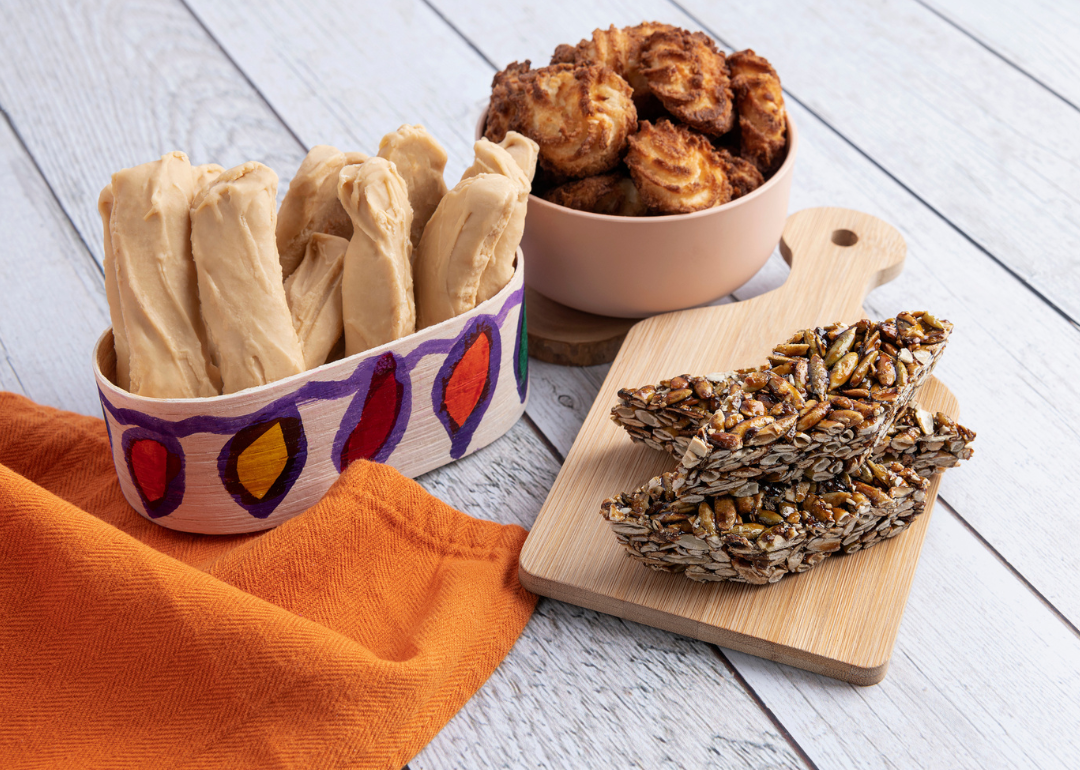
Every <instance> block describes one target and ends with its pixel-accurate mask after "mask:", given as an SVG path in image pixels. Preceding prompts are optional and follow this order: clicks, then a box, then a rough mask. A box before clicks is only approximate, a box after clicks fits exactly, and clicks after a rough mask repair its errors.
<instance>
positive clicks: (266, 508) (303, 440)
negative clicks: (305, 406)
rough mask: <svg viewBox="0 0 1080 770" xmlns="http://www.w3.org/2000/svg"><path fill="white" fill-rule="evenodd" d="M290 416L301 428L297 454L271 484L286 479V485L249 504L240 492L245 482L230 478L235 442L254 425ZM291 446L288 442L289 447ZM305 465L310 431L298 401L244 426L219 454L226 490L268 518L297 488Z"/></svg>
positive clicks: (255, 513)
mask: <svg viewBox="0 0 1080 770" xmlns="http://www.w3.org/2000/svg"><path fill="white" fill-rule="evenodd" d="M289 418H291V419H293V420H296V427H297V429H298V430H299V431H300V433H299V435H298V436H297V437H296V452H295V454H291V455H289V459H288V460H287V461H286V462H285V467H284V468H282V469H281V473H280V474H279V475H278V477H277V478H276V479H275V480H274V483H273V485H271V487H270V489H273V488H274V486H277V484H278V482H280V481H281V480H282V479H284V485H283V486H282V488H281V491H280V492H278V493H277V494H276V495H273V496H272V497H264V498H263V499H262V500H259V501H258V502H256V503H245V502H244V499H243V492H241V491H239V489H241V488H242V487H243V484H241V482H240V480H239V478H236V479H233V478H230V476H231V475H232V474H230V473H229V460H230V458H231V455H232V447H233V444H234V443H235V442H236V439H237V438H239V437H240V435H241V434H242V433H243V432H244V431H246V430H249V429H251V428H254V427H256V426H258V425H266V424H271V425H272V424H273V423H275V422H277V421H279V420H283V419H289ZM267 430H270V428H267V429H266V430H264V431H263V432H262V433H260V434H259V436H258V437H256V438H255V439H252V443H254V442H255V441H257V440H258V439H259V438H261V437H262V436H263V434H265V433H266V431H267ZM249 446H250V444H249ZM287 446H288V445H287V444H286V448H287ZM245 448H246V447H245ZM236 459H237V460H239V453H238V454H237V458H236ZM305 465H307V432H306V431H305V430H304V421H303V420H302V419H301V417H300V411H299V410H298V409H297V408H296V404H290V405H289V406H288V407H287V408H285V409H284V410H282V412H281V413H280V414H278V415H275V416H274V417H272V418H270V419H269V420H260V421H258V422H252V423H251V424H249V425H246V426H245V427H244V428H241V429H240V430H239V431H237V432H236V433H235V434H234V435H233V436H232V438H230V439H229V440H228V441H226V442H225V446H223V447H222V448H221V452H220V453H219V454H218V460H217V469H218V478H220V479H221V483H222V485H223V486H224V487H225V491H226V492H228V493H229V496H230V497H232V499H233V500H234V501H235V502H236V504H237V505H239V506H240V507H241V508H243V509H244V510H245V511H247V512H248V513H250V514H251V515H252V516H253V517H255V518H256V519H265V518H267V517H268V516H270V514H271V513H273V512H274V510H275V509H276V508H277V507H278V506H279V505H281V503H282V501H283V500H284V499H285V498H286V497H287V496H288V494H289V491H290V490H291V489H292V488H293V484H295V483H296V480H297V479H298V478H300V474H301V473H303V472H304V466H305ZM233 487H236V488H237V490H238V491H233ZM269 491H270V490H267V492H268V493H269ZM249 494H250V493H249Z"/></svg>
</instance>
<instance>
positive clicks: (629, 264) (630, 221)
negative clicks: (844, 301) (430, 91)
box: [477, 112, 799, 318]
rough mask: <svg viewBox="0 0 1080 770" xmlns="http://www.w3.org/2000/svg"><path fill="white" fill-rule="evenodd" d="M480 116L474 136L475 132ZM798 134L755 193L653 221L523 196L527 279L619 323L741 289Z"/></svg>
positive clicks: (776, 229)
mask: <svg viewBox="0 0 1080 770" xmlns="http://www.w3.org/2000/svg"><path fill="white" fill-rule="evenodd" d="M486 118H487V114H486V112H485V114H484V115H482V116H481V117H480V123H479V126H478V128H477V136H482V135H483V130H484V123H485V120H486ZM798 149H799V135H798V132H797V131H796V129H795V124H794V122H792V120H791V116H790V115H789V116H788V152H787V157H786V158H785V159H784V163H783V165H781V166H780V168H779V169H778V170H777V172H776V173H775V174H773V176H772V177H771V178H770V179H769V180H768V181H767V182H766V183H765V184H763V185H762V186H761V187H759V188H758V189H757V190H754V192H752V193H750V194H749V195H747V196H745V197H742V198H739V199H738V200H735V201H732V202H731V203H726V204H724V205H723V206H717V207H716V208H712V209H708V210H706V211H697V212H694V213H693V214H674V215H668V216H657V217H616V216H609V215H607V214H590V213H587V212H583V211H575V210H573V209H568V208H565V207H563V206H556V205H555V204H554V203H549V202H548V201H546V200H544V199H543V198H539V197H537V196H535V195H531V196H529V213H528V216H527V217H526V219H525V235H524V238H523V239H522V241H521V247H522V250H523V251H524V252H525V253H526V254H528V255H529V261H528V265H527V267H526V269H525V282H526V283H527V284H528V285H529V286H531V287H532V288H534V289H536V290H537V291H539V292H540V293H541V294H543V295H545V296H547V297H550V298H551V299H553V300H555V301H556V302H560V303H562V304H564V305H568V306H570V307H572V308H576V309H578V310H584V311H586V312H589V313H597V314H599V315H606V316H616V317H621V318H644V317H645V316H650V315H656V314H657V313H666V312H669V311H672V310H682V309H684V308H688V307H696V306H697V305H703V304H706V303H708V302H711V301H713V300H715V299H717V298H719V297H722V296H724V295H725V294H729V293H731V292H732V291H734V290H735V289H737V288H739V287H740V286H742V285H743V284H744V283H746V282H747V281H748V280H750V278H751V276H753V275H754V273H756V272H757V271H758V270H760V269H761V267H762V265H764V264H765V262H766V260H768V258H769V255H770V254H772V252H773V249H775V248H776V244H777V243H779V241H780V233H781V232H782V231H783V229H784V222H785V220H786V219H787V208H788V197H789V195H790V193H791V175H792V170H793V169H794V167H795V156H796V154H797V153H798Z"/></svg>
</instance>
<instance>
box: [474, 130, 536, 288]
mask: <svg viewBox="0 0 1080 770" xmlns="http://www.w3.org/2000/svg"><path fill="white" fill-rule="evenodd" d="M511 133H515V132H511ZM516 135H517V136H520V137H521V139H522V140H523V141H525V142H529V143H530V144H532V146H533V147H536V148H537V149H539V146H538V145H537V144H536V142H533V141H532V140H531V139H528V138H527V137H524V136H521V135H520V134H516ZM509 138H510V134H507V139H509ZM504 141H506V140H504ZM473 152H474V153H475V155H476V160H475V162H474V163H473V164H472V165H471V166H469V168H467V169H466V170H465V173H464V174H463V175H462V177H461V178H462V179H469V178H470V177H474V176H477V175H479V174H502V175H503V176H505V177H506V178H507V179H509V180H510V181H511V182H513V183H514V184H515V185H516V186H517V203H516V204H515V206H514V211H513V213H512V214H511V215H510V221H509V222H507V223H506V229H504V230H503V233H502V235H501V236H500V237H499V242H498V243H497V244H495V251H494V253H493V254H492V257H491V261H490V262H489V263H488V266H487V267H486V268H485V269H484V272H483V274H482V275H481V276H480V286H479V288H478V289H477V292H476V301H477V303H480V302H483V301H485V300H487V299H490V298H491V297H494V296H495V295H496V294H498V293H499V291H500V290H501V289H502V287H503V286H506V284H507V283H509V281H510V279H511V278H512V277H513V275H514V258H515V256H516V255H517V248H518V244H520V243H521V236H522V234H523V233H524V232H525V214H526V212H527V210H528V206H529V193H530V192H531V191H532V185H531V184H530V182H529V177H528V175H527V174H526V172H525V171H524V170H523V169H522V167H521V166H520V165H519V164H518V162H517V160H516V159H515V158H514V157H513V156H512V155H511V154H510V153H509V152H508V151H507V150H505V149H503V147H501V146H500V145H498V144H495V143H494V142H491V141H488V140H487V139H481V140H479V141H478V142H476V144H474V145H473ZM534 157H535V153H534ZM534 168H535V164H534Z"/></svg>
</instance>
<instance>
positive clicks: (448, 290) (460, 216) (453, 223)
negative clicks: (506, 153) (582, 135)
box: [414, 174, 520, 329]
mask: <svg viewBox="0 0 1080 770" xmlns="http://www.w3.org/2000/svg"><path fill="white" fill-rule="evenodd" d="M519 192H520V187H519V185H518V184H517V183H515V182H512V181H511V180H510V179H509V178H507V177H505V176H503V175H502V174H480V175H478V176H474V177H469V178H468V179H462V180H461V181H460V182H458V184H457V186H456V187H454V189H453V190H451V191H450V192H448V193H447V194H446V196H445V197H444V198H443V199H442V202H441V203H440V204H439V207H438V208H437V209H436V210H435V214H434V215H432V217H431V220H430V221H429V222H428V225H427V227H426V228H425V229H424V237H423V238H421V239H420V253H419V254H418V255H417V257H416V264H415V266H414V270H415V278H416V312H417V328H419V329H423V328H426V327H428V326H433V325H434V324H437V323H440V322H441V321H445V320H447V319H448V318H453V317H454V316H456V315H459V314H461V313H464V312H465V311H467V310H471V309H472V308H474V307H476V303H477V294H478V292H479V289H480V280H481V277H482V276H483V274H484V271H485V269H487V266H488V263H490V262H491V260H492V258H493V256H494V253H495V247H496V245H497V244H498V242H499V239H500V238H501V237H502V235H503V232H504V231H505V230H506V227H507V225H508V224H509V222H510V219H511V217H512V216H513V214H514V209H515V207H516V206H517V204H518V195H519Z"/></svg>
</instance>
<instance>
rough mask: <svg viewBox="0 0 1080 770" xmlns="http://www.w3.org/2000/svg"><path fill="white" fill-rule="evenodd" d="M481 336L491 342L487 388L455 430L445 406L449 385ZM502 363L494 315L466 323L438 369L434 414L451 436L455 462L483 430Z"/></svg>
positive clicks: (432, 393)
mask: <svg viewBox="0 0 1080 770" xmlns="http://www.w3.org/2000/svg"><path fill="white" fill-rule="evenodd" d="M515 331H516V327H515ZM481 334H487V338H488V340H489V341H490V343H491V347H490V349H489V350H488V368H487V377H486V378H485V380H484V389H483V391H482V392H481V393H480V399H479V400H478V401H477V402H476V405H475V406H474V407H473V409H472V411H471V412H470V413H469V416H468V417H466V418H465V422H464V423H463V424H462V425H460V426H458V427H457V428H454V426H453V425H451V422H450V415H449V414H447V413H446V409H445V407H444V403H445V399H446V386H447V384H448V383H449V382H450V377H451V376H453V374H454V370H455V369H457V366H458V364H460V363H461V360H462V358H464V356H465V353H466V352H468V351H469V349H471V348H472V346H473V345H474V344H475V343H476V341H477V340H478V339H479V337H480V335H481ZM501 364H502V343H501V341H500V334H499V324H498V323H492V319H491V316H478V317H477V318H474V319H472V320H471V321H469V322H468V323H467V324H465V328H464V329H462V330H461V334H459V335H458V337H457V339H456V340H454V345H453V347H452V348H451V349H450V351H449V352H448V353H447V355H446V360H445V361H443V365H442V366H441V367H439V373H438V374H436V375H435V386H434V387H433V388H432V389H431V407H432V409H433V410H434V411H435V416H436V417H438V418H439V422H441V423H442V426H443V428H445V429H446V433H447V434H448V435H449V436H450V456H451V457H453V458H454V459H455V460H457V459H458V458H460V457H462V456H463V455H464V454H465V452H466V450H467V449H468V448H469V443H470V442H471V441H472V437H473V434H474V433H476V429H477V428H478V427H480V422H481V421H482V420H483V419H484V414H486V413H487V408H488V406H490V405H491V399H492V397H493V396H494V395H495V388H496V387H498V384H499V369H500V367H501Z"/></svg>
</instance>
